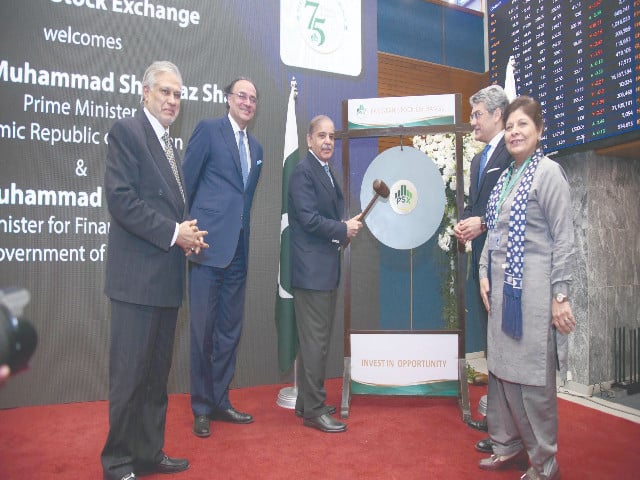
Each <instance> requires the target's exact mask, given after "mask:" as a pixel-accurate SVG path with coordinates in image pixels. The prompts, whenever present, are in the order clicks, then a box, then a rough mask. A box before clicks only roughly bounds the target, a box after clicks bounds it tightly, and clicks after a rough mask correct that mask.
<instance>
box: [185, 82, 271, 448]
mask: <svg viewBox="0 0 640 480" xmlns="http://www.w3.org/2000/svg"><path fill="white" fill-rule="evenodd" d="M224 92H225V95H226V100H227V110H228V112H227V114H226V115H223V116H222V117H219V118H213V119H205V120H202V121H201V122H200V123H198V125H197V126H196V128H195V130H194V131H193V134H192V135H191V139H190V140H189V144H188V147H187V151H186V153H185V157H184V164H183V170H184V178H185V184H186V190H187V197H188V204H189V209H190V215H191V217H192V218H197V219H198V223H199V224H198V226H199V227H200V228H202V229H203V230H207V231H208V232H209V234H208V237H207V240H208V242H209V244H210V245H211V248H209V250H207V251H204V250H203V251H200V252H199V254H197V255H191V256H190V257H189V258H190V260H191V262H189V263H190V265H189V306H190V330H191V409H192V411H193V415H194V425H193V433H194V434H195V435H196V436H198V437H208V436H209V435H211V431H210V420H217V421H225V422H231V423H251V422H253V417H252V416H251V415H249V414H247V413H242V412H239V411H238V410H236V409H235V408H234V407H233V406H232V405H231V403H230V401H229V385H230V383H231V380H232V379H233V375H234V372H235V364H236V351H237V348H238V342H239V341H240V335H241V333H242V319H243V316H244V299H245V285H246V278H247V264H248V253H249V233H250V232H249V227H250V223H251V221H250V220H251V218H250V212H251V204H252V201H253V194H254V192H255V190H256V185H257V184H258V179H259V178H260V169H261V168H262V146H261V145H260V144H259V143H258V141H257V140H256V138H255V137H254V136H253V135H251V134H249V133H248V132H247V126H248V124H249V123H250V122H251V120H252V119H253V117H254V116H255V113H256V107H257V103H258V92H257V90H256V88H255V86H254V84H253V82H251V81H250V80H248V79H246V78H238V79H236V80H234V81H233V82H231V83H230V84H229V85H228V86H227V87H225V89H224Z"/></svg>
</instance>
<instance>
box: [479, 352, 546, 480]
mask: <svg viewBox="0 0 640 480" xmlns="http://www.w3.org/2000/svg"><path fill="white" fill-rule="evenodd" d="M552 353H553V349H551V348H550V349H548V354H547V357H548V358H547V373H546V384H545V385H544V386H541V387H535V386H531V385H522V384H519V383H511V382H507V381H504V380H501V379H500V378H498V377H496V376H495V375H493V374H492V373H491V372H489V386H488V402H487V423H488V426H489V435H490V436H491V440H492V441H493V443H494V446H493V452H494V453H495V454H497V455H511V454H513V453H515V452H518V451H519V450H521V449H522V448H523V446H524V448H526V449H527V453H528V455H529V460H530V462H531V466H533V468H535V470H536V471H537V472H538V473H540V474H543V475H546V476H547V477H550V476H552V475H554V474H555V472H556V470H557V469H558V464H557V462H556V458H555V454H556V452H557V451H558V400H557V394H556V369H555V361H554V358H552V357H553V356H552Z"/></svg>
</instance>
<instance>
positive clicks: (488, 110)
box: [453, 85, 513, 453]
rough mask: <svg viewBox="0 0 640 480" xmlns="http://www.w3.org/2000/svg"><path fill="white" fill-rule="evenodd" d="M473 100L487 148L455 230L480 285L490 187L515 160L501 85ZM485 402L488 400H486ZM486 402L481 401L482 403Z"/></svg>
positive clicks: (482, 447) (477, 129)
mask: <svg viewBox="0 0 640 480" xmlns="http://www.w3.org/2000/svg"><path fill="white" fill-rule="evenodd" d="M469 103H471V118H470V123H471V126H472V127H473V133H474V136H475V139H476V140H478V141H479V142H484V143H486V146H485V148H484V150H483V151H482V152H481V153H478V154H477V155H476V156H475V157H473V160H471V172H470V182H471V184H470V185H469V201H468V203H467V205H466V207H465V209H464V213H463V215H462V219H461V220H460V221H459V222H458V224H457V225H456V226H455V227H454V229H453V231H454V233H455V235H456V238H457V239H458V241H459V242H462V243H465V242H469V241H471V247H472V249H471V258H472V262H471V263H472V270H473V278H474V279H475V280H476V284H477V286H478V288H479V284H478V261H479V260H480V254H481V253H482V248H483V247H484V242H485V239H486V236H487V233H486V232H487V226H486V223H485V211H486V208H487V201H488V200H489V195H490V193H491V190H493V187H494V185H495V184H496V182H497V181H498V178H500V175H501V174H502V172H503V170H504V169H506V168H507V167H508V166H509V164H510V163H511V162H512V161H513V159H512V158H511V155H509V152H508V151H507V149H506V146H505V143H504V118H503V115H504V111H505V109H506V108H507V105H508V104H509V99H508V98H507V95H506V93H505V91H504V90H503V88H502V87H500V86H499V85H491V86H489V87H486V88H483V89H482V90H480V91H479V92H477V93H475V94H474V95H472V96H471V98H470V99H469ZM479 299H480V295H479V294H478V295H477V299H476V301H477V305H476V311H477V312H478V316H479V321H480V326H481V328H482V337H483V343H484V342H485V341H486V337H487V311H486V310H485V308H484V305H481V303H482V302H481V301H479ZM485 402H486V400H485ZM482 403H483V401H482V400H481V404H482ZM469 426H470V427H472V428H475V429H477V430H481V431H484V432H486V431H487V422H486V418H485V419H483V420H480V421H476V420H472V421H470V422H469ZM476 449H478V450H479V451H481V452H485V453H492V449H491V440H490V439H489V438H485V439H483V440H480V441H479V442H478V443H477V444H476Z"/></svg>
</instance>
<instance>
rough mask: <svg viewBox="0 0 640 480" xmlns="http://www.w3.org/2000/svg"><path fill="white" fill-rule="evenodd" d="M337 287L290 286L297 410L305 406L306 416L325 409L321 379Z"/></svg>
mask: <svg viewBox="0 0 640 480" xmlns="http://www.w3.org/2000/svg"><path fill="white" fill-rule="evenodd" d="M336 300H337V290H335V289H334V290H330V291H319V290H306V289H301V288H294V289H293V303H294V308H295V312H296V324H297V329H298V341H299V344H300V356H299V359H300V362H299V363H300V364H299V365H298V398H297V399H296V410H304V417H305V418H315V417H319V416H320V415H323V414H325V413H327V411H328V409H327V406H326V404H325V401H326V398H327V393H326V391H325V388H324V380H325V376H326V370H327V353H328V351H329V343H330V340H331V330H332V328H333V320H334V317H335V312H336Z"/></svg>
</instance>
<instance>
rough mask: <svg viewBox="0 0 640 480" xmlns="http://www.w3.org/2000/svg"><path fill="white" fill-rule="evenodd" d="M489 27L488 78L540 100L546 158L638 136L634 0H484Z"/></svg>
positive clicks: (639, 55) (638, 32)
mask: <svg viewBox="0 0 640 480" xmlns="http://www.w3.org/2000/svg"><path fill="white" fill-rule="evenodd" d="M488 27H489V62H490V68H489V75H490V83H492V84H494V83H496V84H499V85H505V81H506V80H507V76H509V75H511V72H512V73H513V76H512V77H511V78H512V81H515V86H516V92H517V94H518V95H530V96H532V97H533V98H535V99H537V100H538V101H539V102H540V104H541V105H542V109H543V114H544V121H545V134H544V137H543V148H544V151H545V152H546V153H547V155H555V154H558V155H560V154H566V153H570V152H573V151H576V150H583V149H593V148H597V147H604V146H610V145H615V144H618V143H624V142H627V141H629V140H632V139H636V138H640V106H639V105H638V97H639V96H640V95H639V94H640V0H571V1H567V0H531V1H522V0H489V2H488ZM509 63H511V67H510V68H507V67H508V65H509Z"/></svg>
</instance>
